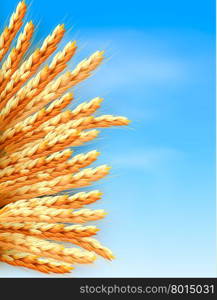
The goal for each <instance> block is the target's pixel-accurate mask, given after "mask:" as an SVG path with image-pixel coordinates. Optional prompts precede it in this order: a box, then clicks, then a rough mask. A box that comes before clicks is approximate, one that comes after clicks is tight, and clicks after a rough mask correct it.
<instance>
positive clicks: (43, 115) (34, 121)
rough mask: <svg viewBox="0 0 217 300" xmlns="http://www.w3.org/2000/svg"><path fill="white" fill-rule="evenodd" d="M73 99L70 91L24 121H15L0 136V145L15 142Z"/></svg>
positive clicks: (56, 113) (53, 115)
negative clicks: (15, 122)
mask: <svg viewBox="0 0 217 300" xmlns="http://www.w3.org/2000/svg"><path fill="white" fill-rule="evenodd" d="M72 99H73V95H72V94H71V93H67V94H66V95H64V96H63V97H61V98H60V99H58V100H56V101H54V102H52V103H51V104H50V105H49V106H48V107H47V108H43V109H41V110H40V111H38V112H37V113H35V114H34V115H32V116H29V117H28V118H26V119H25V120H24V121H21V122H19V123H17V124H16V125H15V126H13V127H11V128H8V129H7V130H6V131H4V133H3V134H2V135H1V136H0V147H1V148H4V147H6V146H7V145H10V144H12V143H15V142H16V141H17V140H19V139H22V138H23V135H24V134H26V133H27V132H29V131H31V130H34V129H35V128H37V127H38V126H40V125H41V124H42V123H44V122H46V121H48V120H49V119H51V118H53V117H55V116H56V115H58V114H59V113H60V112H61V110H62V109H63V108H65V107H66V106H67V105H68V104H69V103H70V102H71V100H72Z"/></svg>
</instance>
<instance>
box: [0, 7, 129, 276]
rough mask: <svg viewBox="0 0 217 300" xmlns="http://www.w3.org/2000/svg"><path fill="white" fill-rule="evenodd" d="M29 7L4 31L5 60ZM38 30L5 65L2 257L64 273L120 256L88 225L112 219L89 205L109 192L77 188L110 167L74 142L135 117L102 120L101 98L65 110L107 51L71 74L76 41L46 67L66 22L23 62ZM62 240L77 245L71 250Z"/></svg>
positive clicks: (20, 41)
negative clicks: (76, 149)
mask: <svg viewBox="0 0 217 300" xmlns="http://www.w3.org/2000/svg"><path fill="white" fill-rule="evenodd" d="M25 12H26V4H25V3H24V2H20V3H19V4H18V6H17V8H16V10H15V12H14V13H13V14H12V16H11V19H10V22H9V25H8V27H6V28H5V29H4V31H3V32H2V34H1V35H0V61H1V60H2V59H3V58H4V56H5V55H6V53H7V52H8V50H9V49H10V46H11V43H12V41H13V39H14V38H15V36H16V35H17V34H18V32H19V30H20V28H21V26H22V23H23V21H22V20H23V17H24V15H25ZM33 31H34V25H33V23H32V22H31V21H30V22H28V23H27V24H26V25H25V26H24V29H23V31H22V32H21V33H20V34H19V35H18V38H17V43H16V44H15V46H14V48H13V49H11V50H10V53H9V54H8V56H7V57H6V58H5V59H4V60H3V61H2V65H1V69H0V261H2V262H5V263H8V264H11V265H14V266H22V267H26V268H30V269H33V270H37V271H40V272H44V273H60V274H62V273H68V272H70V271H71V270H72V269H73V268H74V267H72V265H75V264H86V263H88V264H89V263H93V262H94V261H95V259H96V257H97V255H99V256H102V257H104V258H106V259H108V260H111V259H113V258H114V256H113V254H112V252H111V250H109V249H108V248H106V247H105V246H103V245H101V243H100V242H99V241H98V240H96V239H95V238H93V236H94V235H96V234H97V231H98V230H99V229H98V228H96V227H95V226H94V225H85V223H86V222H89V221H91V222H94V221H95V220H99V219H102V218H104V217H105V215H106V213H105V212H104V210H102V209H98V210H92V209H87V208H86V206H87V205H89V204H91V203H94V202H96V201H98V200H100V199H101V196H102V193H101V192H100V191H98V190H93V191H89V192H85V191H84V192H79V193H72V191H73V189H74V188H81V187H85V186H88V185H91V184H92V183H93V182H95V181H97V180H99V179H101V178H103V177H104V176H106V175H107V174H108V172H109V170H110V167H108V166H106V165H101V166H98V167H95V168H90V167H89V166H90V165H91V163H93V162H94V161H96V160H97V157H98V155H99V152H98V151H96V150H93V151H89V152H88V153H81V154H77V155H74V154H73V151H72V150H71V147H75V146H80V145H83V144H84V143H87V142H89V141H91V140H93V139H94V138H96V137H97V136H98V134H99V131H98V130H96V129H95V128H101V127H110V126H120V125H127V124H128V123H129V120H128V119H127V118H125V117H120V116H112V115H102V116H99V117H95V116H94V115H93V114H94V113H95V112H96V111H97V109H98V108H99V107H100V106H101V102H102V98H100V97H96V98H94V99H92V100H91V101H89V102H83V103H81V104H79V105H78V106H77V107H75V108H73V109H72V110H65V111H63V109H64V108H66V106H67V105H68V104H69V103H70V102H71V101H72V100H73V99H74V97H75V95H73V94H72V93H69V92H67V90H68V89H69V88H72V87H74V86H75V85H76V84H78V83H80V82H81V81H82V80H84V79H86V78H88V77H89V76H90V75H91V74H92V72H93V71H94V70H95V69H96V68H97V67H98V66H99V65H100V64H101V62H102V60H103V57H104V52H103V51H96V52H95V53H94V54H92V55H91V56H90V57H89V58H87V59H84V60H82V61H81V62H80V63H79V64H78V65H77V66H76V68H75V69H74V70H72V71H67V72H65V73H64V72H63V70H64V69H65V68H66V66H67V63H68V62H69V61H70V59H71V58H72V57H73V56H74V54H75V52H76V49H77V46H76V43H75V42H70V43H68V44H67V45H66V46H65V47H64V49H63V50H62V51H59V52H58V53H57V54H56V55H55V56H54V57H53V59H52V61H51V63H50V64H49V65H45V66H43V65H42V64H43V63H44V62H45V61H46V60H47V58H48V57H50V56H51V55H52V54H53V53H54V51H55V50H56V49H57V46H58V43H59V42H60V40H61V39H62V37H63V35H64V32H65V29H64V26H63V25H58V26H57V27H56V28H55V29H54V31H53V32H52V33H51V34H50V35H49V36H48V37H47V38H46V39H45V40H44V42H43V43H42V45H41V46H40V48H39V49H36V50H35V51H33V53H32V54H31V55H30V56H29V57H28V58H27V59H26V60H25V61H22V59H23V57H24V55H25V53H26V52H27V50H28V48H29V46H30V44H31V38H32V35H33ZM41 65H42V68H41V69H40V66H41ZM62 72H63V73H62ZM60 73H61V74H60ZM58 75H59V76H58ZM71 189H72V191H71V194H72V195H71V196H69V195H68V194H67V190H71ZM63 191H66V193H65V194H63V193H62V192H63ZM60 192H61V193H60ZM62 242H68V243H71V244H72V245H76V247H74V246H73V247H65V246H63V243H62Z"/></svg>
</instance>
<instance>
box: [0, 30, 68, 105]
mask: <svg viewBox="0 0 217 300" xmlns="http://www.w3.org/2000/svg"><path fill="white" fill-rule="evenodd" d="M64 32H65V30H64V26H63V25H58V26H57V27H56V28H55V29H54V31H53V32H52V34H51V35H49V36H48V37H47V38H46V39H45V40H44V42H43V44H42V46H41V48H39V49H36V50H35V51H34V52H33V54H32V55H31V56H30V57H29V58H28V59H27V60H25V61H24V62H23V64H22V65H21V66H20V67H19V69H18V70H17V71H16V72H15V73H14V74H13V76H12V77H11V80H10V81H9V82H8V84H7V85H6V87H5V89H4V91H3V92H2V93H1V95H0V103H2V107H3V106H4V105H5V104H6V103H7V101H8V100H9V99H10V98H11V97H12V96H13V95H14V94H15V93H16V92H17V91H18V90H19V89H20V87H21V86H22V85H23V84H24V83H25V82H26V81H27V80H28V79H29V78H30V77H31V76H32V75H33V74H34V73H35V72H36V71H37V69H38V68H39V67H40V65H41V64H42V63H44V62H45V61H46V59H47V58H48V57H49V56H50V55H51V54H52V53H53V52H54V51H55V50H56V47H57V44H58V43H59V42H60V40H61V39H62V37H63V35H64Z"/></svg>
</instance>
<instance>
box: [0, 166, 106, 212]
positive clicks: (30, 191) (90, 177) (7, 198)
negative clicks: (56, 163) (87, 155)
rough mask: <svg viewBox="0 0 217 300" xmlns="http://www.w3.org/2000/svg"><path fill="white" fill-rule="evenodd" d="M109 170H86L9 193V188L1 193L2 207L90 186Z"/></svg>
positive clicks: (0, 202) (100, 168)
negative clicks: (19, 201) (23, 200)
mask: <svg viewBox="0 0 217 300" xmlns="http://www.w3.org/2000/svg"><path fill="white" fill-rule="evenodd" d="M109 169H110V168H109V167H108V166H106V165H102V166H99V167H97V168H89V169H84V170H82V171H80V172H78V173H76V174H75V175H63V176H59V177H56V178H55V179H53V180H50V181H42V182H39V183H35V184H33V185H27V186H22V187H20V188H17V189H16V190H10V189H9V190H8V191H7V188H4V191H3V192H1V193H0V206H3V205H5V204H8V203H10V202H14V201H17V200H21V199H30V198H34V197H38V196H43V195H52V194H55V193H58V192H60V191H63V190H67V189H71V188H80V187H83V186H88V185H90V184H91V183H92V182H94V181H97V180H99V179H101V178H103V177H104V176H106V175H107V174H108V172H109Z"/></svg>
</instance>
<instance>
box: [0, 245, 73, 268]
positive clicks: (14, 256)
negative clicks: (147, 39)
mask: <svg viewBox="0 0 217 300" xmlns="http://www.w3.org/2000/svg"><path fill="white" fill-rule="evenodd" d="M0 261H2V262H5V263H7V264H10V265H13V266H20V267H25V268H28V269H32V270H36V271H39V272H42V273H59V274H63V273H69V272H70V271H71V270H73V268H72V267H71V265H70V264H68V263H64V262H60V261H56V260H54V259H51V258H47V259H42V258H39V257H37V256H36V255H32V254H29V253H25V252H19V251H16V250H1V252H0Z"/></svg>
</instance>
